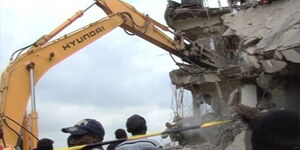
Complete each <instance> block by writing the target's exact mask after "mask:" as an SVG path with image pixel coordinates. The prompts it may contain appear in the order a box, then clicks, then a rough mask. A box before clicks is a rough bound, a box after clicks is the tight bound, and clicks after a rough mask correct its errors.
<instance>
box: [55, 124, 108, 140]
mask: <svg viewBox="0 0 300 150" xmlns="http://www.w3.org/2000/svg"><path fill="white" fill-rule="evenodd" d="M61 131H62V132H64V133H70V134H72V135H84V134H87V133H94V134H96V135H98V136H99V137H102V138H103V137H104V135H105V131H104V128H103V126H102V124H101V123H100V122H98V121H97V120H95V119H83V120H81V121H79V122H78V123H77V124H76V125H74V126H73V127H67V128H62V129H61Z"/></svg>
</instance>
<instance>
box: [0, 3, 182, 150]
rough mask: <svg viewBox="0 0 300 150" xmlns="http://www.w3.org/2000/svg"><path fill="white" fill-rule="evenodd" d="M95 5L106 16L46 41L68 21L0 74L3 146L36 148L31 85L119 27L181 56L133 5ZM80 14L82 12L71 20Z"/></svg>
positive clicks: (176, 44)
mask: <svg viewBox="0 0 300 150" xmlns="http://www.w3.org/2000/svg"><path fill="white" fill-rule="evenodd" d="M96 3H97V4H98V6H100V7H101V8H102V9H103V10H104V11H105V12H106V13H107V14H108V16H107V17H105V18H103V19H101V20H99V21H96V22H94V23H91V24H89V25H87V26H85V27H83V28H80V29H78V30H76V31H74V32H72V33H70V34H67V35H64V36H63V37H61V38H58V39H56V40H53V41H52V42H49V40H50V39H51V38H52V37H53V36H54V35H56V34H57V33H59V32H60V31H61V30H62V29H63V28H65V27H66V26H68V25H69V24H70V23H71V22H70V20H68V21H67V22H66V23H64V24H63V25H62V26H60V27H58V28H57V29H55V30H54V31H53V32H51V33H50V34H48V35H45V36H43V37H42V38H40V39H39V40H38V41H37V42H35V43H34V44H33V46H31V47H30V48H29V49H28V50H27V52H25V53H24V54H22V55H21V56H20V57H18V58H16V59H15V60H14V61H12V62H11V63H10V65H9V66H8V67H7V69H6V70H5V71H4V72H3V74H2V77H1V83H0V123H1V126H2V130H3V137H2V144H1V145H2V146H4V147H10V146H15V145H17V142H18V139H22V141H23V149H24V150H31V149H33V148H34V147H35V145H36V143H37V140H38V139H37V138H36V137H38V130H37V118H38V115H37V113H36V111H35V109H32V112H31V113H30V114H27V113H26V107H27V104H28V102H29V98H30V97H31V98H32V97H34V85H35V84H36V83H37V82H38V81H39V79H40V78H41V77H42V76H43V75H44V74H45V73H46V72H47V71H48V70H49V69H50V68H51V67H53V66H54V65H55V64H57V63H59V62H60V61H62V60H64V59H66V58H67V57H69V56H71V55H72V54H74V53H76V52H77V51H79V50H81V49H82V48H83V47H85V46H87V45H89V44H90V43H92V42H93V41H95V40H97V39H99V38H100V37H102V36H103V35H105V34H106V33H108V32H110V31H112V30H113V29H115V28H116V27H118V26H120V27H122V28H124V29H125V30H127V31H129V32H131V33H133V34H135V35H138V36H140V37H141V38H143V39H145V40H147V41H149V42H151V43H153V44H155V45H157V46H159V47H161V48H163V49H164V50H166V51H168V52H170V53H173V54H175V55H177V56H179V57H180V56H183V54H181V53H180V49H182V48H183V42H178V41H174V40H172V39H171V38H169V37H168V36H167V35H165V34H164V33H163V32H162V31H161V30H164V31H168V28H167V27H165V26H163V25H161V24H160V23H158V22H156V21H155V20H153V19H151V18H150V17H149V16H147V15H143V14H142V13H140V12H138V11H137V10H135V8H134V7H133V6H131V5H129V4H127V3H125V2H123V1H121V0H98V1H97V2H96ZM80 15H82V12H79V14H77V15H76V16H75V17H73V19H71V20H75V19H76V18H78V17H79V16H80ZM32 103H34V101H33V102H32ZM33 107H35V106H34V105H33Z"/></svg>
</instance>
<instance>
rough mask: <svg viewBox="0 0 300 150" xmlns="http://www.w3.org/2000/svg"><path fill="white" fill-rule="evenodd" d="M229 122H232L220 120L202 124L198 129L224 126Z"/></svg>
mask: <svg viewBox="0 0 300 150" xmlns="http://www.w3.org/2000/svg"><path fill="white" fill-rule="evenodd" d="M229 122H232V120H222V121H212V122H207V123H204V124H202V125H201V126H200V128H206V127H210V126H215V125H220V124H225V123H229Z"/></svg>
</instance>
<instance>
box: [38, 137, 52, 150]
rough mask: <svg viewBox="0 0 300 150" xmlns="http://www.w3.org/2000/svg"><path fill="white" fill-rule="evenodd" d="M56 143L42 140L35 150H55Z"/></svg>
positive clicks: (46, 139) (45, 139)
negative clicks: (54, 144)
mask: <svg viewBox="0 0 300 150" xmlns="http://www.w3.org/2000/svg"><path fill="white" fill-rule="evenodd" d="M53 143H54V141H53V140H51V139H48V138H43V139H40V140H39V141H38V143H37V147H36V148H35V149H34V150H53Z"/></svg>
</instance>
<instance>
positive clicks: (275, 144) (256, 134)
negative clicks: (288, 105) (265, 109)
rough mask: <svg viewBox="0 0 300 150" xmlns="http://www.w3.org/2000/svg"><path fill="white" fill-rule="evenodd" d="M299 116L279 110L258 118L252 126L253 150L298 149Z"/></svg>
mask: <svg viewBox="0 0 300 150" xmlns="http://www.w3.org/2000/svg"><path fill="white" fill-rule="evenodd" d="M299 127H300V117H299V114H297V113H294V112H291V111H287V110H281V111H276V112H272V113H270V114H267V115H266V116H263V117H261V118H258V119H257V120H255V121H254V123H253V126H252V137H251V144H252V149H253V150H293V149H296V147H300V143H299V141H300V129H299Z"/></svg>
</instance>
